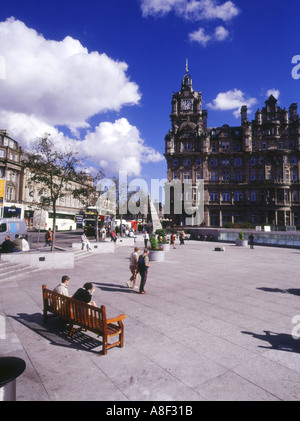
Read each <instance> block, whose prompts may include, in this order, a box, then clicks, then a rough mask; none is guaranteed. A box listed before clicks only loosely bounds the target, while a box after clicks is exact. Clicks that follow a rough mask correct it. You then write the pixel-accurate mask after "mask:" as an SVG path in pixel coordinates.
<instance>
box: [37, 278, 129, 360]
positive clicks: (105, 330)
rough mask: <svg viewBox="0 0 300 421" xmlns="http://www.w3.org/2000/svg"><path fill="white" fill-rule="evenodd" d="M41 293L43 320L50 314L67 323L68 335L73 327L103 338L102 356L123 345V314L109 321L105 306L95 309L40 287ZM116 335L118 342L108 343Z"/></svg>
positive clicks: (71, 332) (44, 286)
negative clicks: (109, 350)
mask: <svg viewBox="0 0 300 421" xmlns="http://www.w3.org/2000/svg"><path fill="white" fill-rule="evenodd" d="M42 291H43V319H44V322H45V323H46V322H47V313H48V312H49V313H52V314H55V315H57V316H59V317H60V318H62V319H64V320H66V321H67V322H68V323H69V334H70V336H72V334H73V332H74V330H75V329H74V326H79V327H80V328H82V329H86V330H89V331H91V332H93V333H95V334H97V335H98V336H102V338H103V354H106V353H107V350H108V349H110V348H113V347H115V346H120V347H123V345H124V326H123V322H122V320H124V319H125V317H126V316H125V314H121V315H119V316H117V317H113V318H110V319H107V318H106V309H105V306H101V307H95V306H91V305H89V304H86V303H83V302H82V301H78V300H75V299H74V298H71V297H67V296H65V295H62V294H58V293H57V292H54V291H52V290H49V289H47V288H46V285H43V287H42ZM115 335H118V336H119V340H118V341H117V342H114V343H108V338H110V337H112V336H115Z"/></svg>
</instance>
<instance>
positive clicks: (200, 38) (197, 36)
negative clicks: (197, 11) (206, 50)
mask: <svg viewBox="0 0 300 421" xmlns="http://www.w3.org/2000/svg"><path fill="white" fill-rule="evenodd" d="M189 39H190V41H195V42H198V43H199V44H201V45H202V46H203V47H206V44H207V43H208V41H210V40H211V39H212V37H211V36H210V35H206V34H205V30H204V28H199V29H198V30H197V31H194V32H191V33H190V34H189Z"/></svg>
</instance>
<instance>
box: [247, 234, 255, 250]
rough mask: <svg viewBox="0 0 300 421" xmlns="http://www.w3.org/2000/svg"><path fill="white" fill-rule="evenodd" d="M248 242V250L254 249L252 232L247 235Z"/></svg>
mask: <svg viewBox="0 0 300 421" xmlns="http://www.w3.org/2000/svg"><path fill="white" fill-rule="evenodd" d="M248 240H249V244H250V249H254V235H253V234H252V232H251V234H250V235H249V237H248Z"/></svg>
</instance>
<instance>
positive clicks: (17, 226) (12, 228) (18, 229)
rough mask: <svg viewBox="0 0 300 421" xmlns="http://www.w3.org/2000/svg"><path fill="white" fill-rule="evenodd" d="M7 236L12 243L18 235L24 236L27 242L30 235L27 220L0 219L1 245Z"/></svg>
mask: <svg viewBox="0 0 300 421" xmlns="http://www.w3.org/2000/svg"><path fill="white" fill-rule="evenodd" d="M7 235H9V236H10V240H11V241H14V239H15V238H16V235H19V236H20V235H22V237H25V238H26V240H27V238H28V234H27V228H26V222H25V219H18V218H0V244H2V243H3V241H4V240H5V237H6V236H7Z"/></svg>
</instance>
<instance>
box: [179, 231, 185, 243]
mask: <svg viewBox="0 0 300 421" xmlns="http://www.w3.org/2000/svg"><path fill="white" fill-rule="evenodd" d="M179 240H180V245H183V244H184V231H180V233H179Z"/></svg>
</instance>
